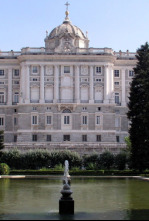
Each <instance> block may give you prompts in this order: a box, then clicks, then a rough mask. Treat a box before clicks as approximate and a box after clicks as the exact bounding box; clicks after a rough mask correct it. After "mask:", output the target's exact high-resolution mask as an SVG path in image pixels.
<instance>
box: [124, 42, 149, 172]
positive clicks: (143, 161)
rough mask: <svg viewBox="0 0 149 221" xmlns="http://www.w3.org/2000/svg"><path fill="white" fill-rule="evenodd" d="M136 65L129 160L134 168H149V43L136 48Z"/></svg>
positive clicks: (132, 95) (132, 96) (131, 92)
mask: <svg viewBox="0 0 149 221" xmlns="http://www.w3.org/2000/svg"><path fill="white" fill-rule="evenodd" d="M136 57H137V60H138V62H137V65H136V67H135V68H134V73H135V75H134V79H133V81H132V84H131V88H130V97H129V104H128V108H129V111H128V118H129V120H130V122H131V127H130V131H129V133H130V141H131V161H132V166H133V168H134V169H139V170H144V169H149V44H148V43H145V45H142V46H141V48H140V49H138V50H137V55H136Z"/></svg>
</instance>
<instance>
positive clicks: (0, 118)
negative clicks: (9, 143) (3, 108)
mask: <svg viewBox="0 0 149 221" xmlns="http://www.w3.org/2000/svg"><path fill="white" fill-rule="evenodd" d="M0 126H4V118H3V117H0Z"/></svg>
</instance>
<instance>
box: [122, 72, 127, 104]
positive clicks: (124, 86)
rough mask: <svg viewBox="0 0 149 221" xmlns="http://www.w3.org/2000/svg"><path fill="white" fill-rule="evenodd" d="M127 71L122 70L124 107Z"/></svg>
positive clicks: (123, 102)
mask: <svg viewBox="0 0 149 221" xmlns="http://www.w3.org/2000/svg"><path fill="white" fill-rule="evenodd" d="M125 80H126V70H125V69H122V106H126V82H125Z"/></svg>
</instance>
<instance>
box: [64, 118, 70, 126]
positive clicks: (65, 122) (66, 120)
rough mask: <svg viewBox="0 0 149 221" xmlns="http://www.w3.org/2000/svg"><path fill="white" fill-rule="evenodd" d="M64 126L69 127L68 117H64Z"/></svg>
mask: <svg viewBox="0 0 149 221" xmlns="http://www.w3.org/2000/svg"><path fill="white" fill-rule="evenodd" d="M64 124H65V125H69V124H70V117H69V116H64Z"/></svg>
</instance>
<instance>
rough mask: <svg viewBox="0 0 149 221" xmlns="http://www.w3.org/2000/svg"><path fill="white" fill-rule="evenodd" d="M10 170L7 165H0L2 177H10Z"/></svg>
mask: <svg viewBox="0 0 149 221" xmlns="http://www.w3.org/2000/svg"><path fill="white" fill-rule="evenodd" d="M9 173H10V168H9V166H8V165H7V164H6V163H1V164H0V175H9Z"/></svg>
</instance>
